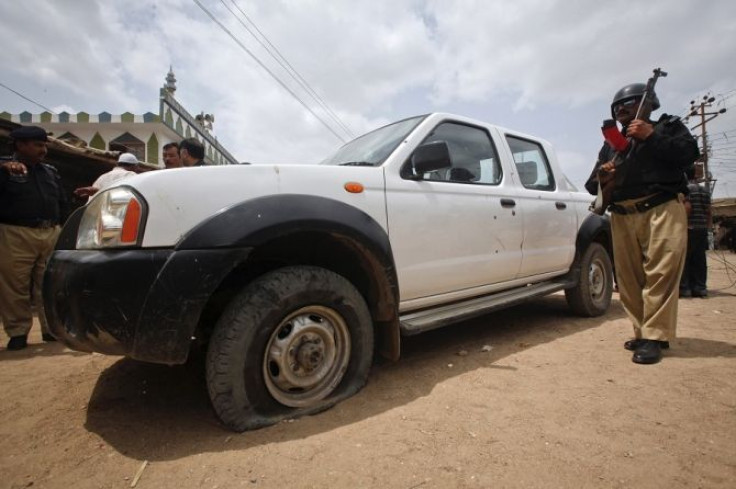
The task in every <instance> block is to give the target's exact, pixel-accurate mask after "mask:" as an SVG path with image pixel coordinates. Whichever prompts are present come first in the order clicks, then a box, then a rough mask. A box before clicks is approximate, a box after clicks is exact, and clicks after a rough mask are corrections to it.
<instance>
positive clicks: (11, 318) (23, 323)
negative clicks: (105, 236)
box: [0, 126, 66, 350]
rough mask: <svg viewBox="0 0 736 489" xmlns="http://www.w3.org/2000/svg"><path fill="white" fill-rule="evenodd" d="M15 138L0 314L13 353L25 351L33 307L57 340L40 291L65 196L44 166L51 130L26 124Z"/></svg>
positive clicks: (1, 247) (4, 222) (3, 224)
mask: <svg viewBox="0 0 736 489" xmlns="http://www.w3.org/2000/svg"><path fill="white" fill-rule="evenodd" d="M10 138H11V139H12V143H13V150H14V154H13V155H12V156H11V157H4V158H2V159H0V316H1V317H2V321H3V327H4V328H5V332H6V334H7V335H8V336H9V337H10V341H9V342H8V345H7V348H8V350H21V349H23V348H25V347H26V346H27V343H28V332H29V331H30V329H31V325H32V324H33V313H32V304H33V305H35V307H36V310H37V312H38V318H39V321H40V323H41V332H42V337H43V340H44V341H55V339H54V337H53V336H52V335H51V334H50V332H49V330H48V325H47V324H46V317H45V315H44V313H43V300H42V296H41V291H42V280H43V274H44V270H45V269H46V261H47V260H48V258H49V256H50V255H51V252H52V251H53V249H54V245H55V244H56V239H57V237H58V235H59V231H60V225H61V223H62V217H63V216H64V213H65V212H66V198H65V195H64V192H63V189H62V185H61V178H60V177H59V174H58V172H57V171H56V169H55V168H54V167H53V166H51V165H48V164H46V163H43V159H44V158H45V157H46V153H47V147H46V143H47V141H48V138H47V136H46V131H45V130H44V129H42V128H40V127H35V126H25V127H20V128H18V129H15V130H13V131H12V132H11V133H10ZM31 298H33V301H32V300H31Z"/></svg>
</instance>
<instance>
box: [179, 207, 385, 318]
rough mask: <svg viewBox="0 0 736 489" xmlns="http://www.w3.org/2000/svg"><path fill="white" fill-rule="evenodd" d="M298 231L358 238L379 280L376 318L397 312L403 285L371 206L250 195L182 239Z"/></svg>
mask: <svg viewBox="0 0 736 489" xmlns="http://www.w3.org/2000/svg"><path fill="white" fill-rule="evenodd" d="M296 232H321V233H325V234H327V235H330V236H334V237H338V238H340V239H341V240H343V241H346V242H350V243H353V244H354V248H356V249H359V250H360V251H361V253H362V254H363V255H369V256H368V259H367V262H368V268H369V270H370V273H372V274H373V276H374V277H373V278H374V280H375V281H376V283H377V284H378V285H377V287H376V292H377V294H378V297H377V298H376V299H375V300H376V302H377V304H378V305H377V306H376V309H374V307H372V306H371V305H370V304H369V307H370V308H371V310H377V311H378V313H377V317H375V318H374V319H375V320H377V321H381V322H386V321H388V322H391V321H393V320H394V319H395V317H396V316H397V311H398V303H399V287H398V278H397V275H396V267H395V265H394V259H393V252H392V251H391V242H390V240H389V237H388V234H387V233H386V231H385V230H384V229H383V227H381V225H380V224H379V223H378V222H376V220H375V219H373V218H372V217H371V216H370V215H368V214H367V213H366V212H364V211H362V210H361V209H358V208H356V207H353V206H351V205H349V204H346V203H344V202H341V201H338V200H335V199H330V198H327V197H320V196H314V195H300V194H278V195H268V196H264V197H257V198H255V199H250V200H246V201H243V202H240V203H238V204H235V205H233V206H231V207H228V208H226V209H224V210H223V211H221V212H218V213H217V214H215V215H213V216H211V217H209V218H208V219H207V220H205V221H203V222H202V223H200V224H199V225H197V226H196V227H195V228H193V229H192V230H191V231H190V232H189V233H187V234H186V235H185V236H184V237H183V238H182V239H181V241H180V242H179V243H178V244H177V246H176V249H177V250H185V249H188V250H194V249H213V248H214V249H217V248H257V247H259V246H261V245H263V244H265V243H268V242H269V241H272V240H275V239H278V238H282V237H285V236H288V235H289V234H293V233H296Z"/></svg>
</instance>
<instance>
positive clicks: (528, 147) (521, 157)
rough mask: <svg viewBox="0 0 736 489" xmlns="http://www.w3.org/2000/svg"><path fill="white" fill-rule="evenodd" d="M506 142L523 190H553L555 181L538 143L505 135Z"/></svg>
mask: <svg viewBox="0 0 736 489" xmlns="http://www.w3.org/2000/svg"><path fill="white" fill-rule="evenodd" d="M506 141H507V142H508V143H509V148H511V154H512V155H513V157H514V164H515V165H516V172H517V173H518V174H519V180H520V181H521V184H522V185H523V186H524V188H528V189H531V190H550V191H551V190H554V189H555V187H556V186H555V179H554V175H552V170H551V169H550V167H549V161H547V156H546V155H545V153H544V149H543V148H542V146H541V145H540V144H539V143H536V142H534V141H529V140H526V139H521V138H518V137H515V136H509V135H508V134H507V135H506Z"/></svg>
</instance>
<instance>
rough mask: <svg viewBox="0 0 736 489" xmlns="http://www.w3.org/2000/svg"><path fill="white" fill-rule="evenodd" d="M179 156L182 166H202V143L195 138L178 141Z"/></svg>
mask: <svg viewBox="0 0 736 489" xmlns="http://www.w3.org/2000/svg"><path fill="white" fill-rule="evenodd" d="M179 158H180V159H181V163H182V165H183V166H204V145H203V144H202V143H200V142H199V141H198V140H197V138H187V139H184V140H183V141H182V142H180V143H179Z"/></svg>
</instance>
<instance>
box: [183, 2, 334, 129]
mask: <svg viewBox="0 0 736 489" xmlns="http://www.w3.org/2000/svg"><path fill="white" fill-rule="evenodd" d="M193 1H194V3H196V4H197V6H198V7H199V8H200V9H202V11H203V12H204V13H205V14H207V16H208V17H209V18H210V19H212V22H214V23H215V24H217V25H218V26H220V29H222V30H223V31H225V33H227V35H228V36H230V38H232V40H233V41H235V43H236V44H237V45H238V46H240V48H241V49H242V50H243V51H245V52H246V53H248V55H249V56H250V57H251V58H253V60H254V61H255V62H256V63H258V64H259V65H260V66H261V68H263V69H264V70H266V72H267V73H268V74H269V75H271V77H272V78H273V79H274V80H276V82H277V83H278V84H279V85H281V86H282V87H283V89H284V90H286V91H287V92H289V94H291V96H292V97H294V98H295V99H296V100H297V102H299V103H300V104H301V105H302V106H303V107H304V108H305V109H307V110H308V111H309V112H310V113H311V114H312V115H313V116H314V117H315V118H316V119H317V120H318V121H319V122H320V123H321V124H322V125H323V126H325V127H326V128H327V130H329V131H330V132H331V133H332V134H334V135H335V137H336V138H337V139H339V140H340V141H342V142H343V143H345V142H347V141H346V140H345V138H343V137H342V136H341V135H339V134H338V133H337V132H335V130H334V129H332V128H331V127H330V126H329V125H328V124H327V123H326V122H325V121H324V120H323V119H322V118H321V117H320V116H319V115H317V113H316V112H315V111H314V110H312V108H311V107H309V106H308V105H307V104H306V103H304V101H303V100H302V99H301V98H299V96H298V95H297V94H296V93H294V91H293V90H291V89H290V88H289V87H288V86H286V84H285V83H284V82H282V81H281V80H280V79H279V77H277V76H276V75H275V74H274V73H273V72H272V71H271V70H269V69H268V67H267V66H266V65H264V64H263V62H261V60H260V59H258V57H257V56H256V55H255V54H253V53H252V52H251V51H250V50H249V49H248V48H247V47H246V46H245V45H244V44H243V43H242V42H240V40H238V38H237V37H235V35H234V34H233V33H232V32H230V30H229V29H228V28H227V27H225V26H224V25H223V24H222V23H221V22H220V21H219V20H217V19H216V18H215V16H214V15H212V13H211V12H210V11H209V10H207V8H206V7H205V6H204V5H202V3H201V2H200V1H199V0H193Z"/></svg>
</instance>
